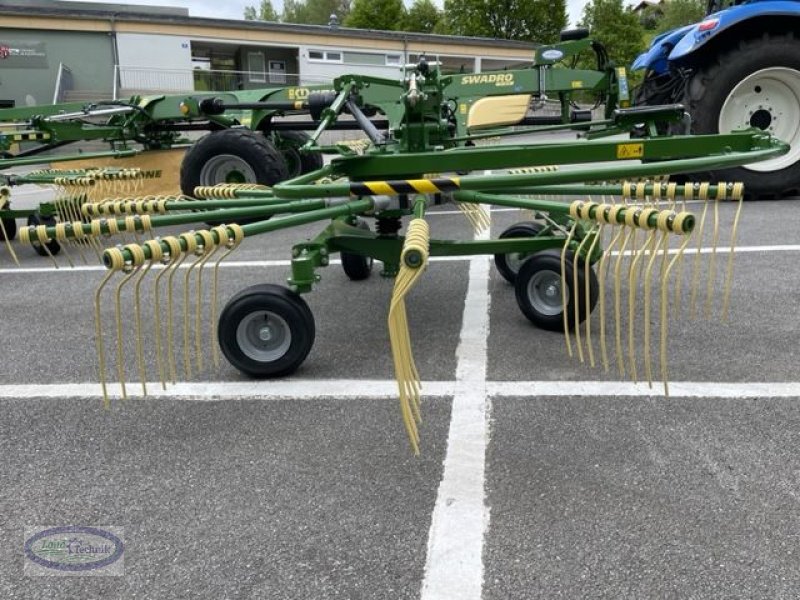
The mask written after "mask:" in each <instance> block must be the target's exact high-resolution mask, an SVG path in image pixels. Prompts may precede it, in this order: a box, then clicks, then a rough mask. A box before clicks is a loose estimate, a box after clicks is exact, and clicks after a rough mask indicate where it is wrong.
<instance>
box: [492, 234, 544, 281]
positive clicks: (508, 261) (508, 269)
mask: <svg viewBox="0 0 800 600" xmlns="http://www.w3.org/2000/svg"><path fill="white" fill-rule="evenodd" d="M543 229H544V225H542V224H541V223H535V222H534V221H523V222H521V223H515V224H514V225H512V226H511V227H509V228H508V229H506V230H505V231H504V232H503V233H501V234H500V238H501V239H503V238H521V237H536V236H537V235H539V233H540V232H541V231H542V230H543ZM526 258H527V255H526V254H523V253H520V252H509V253H507V254H495V255H494V265H495V266H496V267H497V271H498V272H499V273H500V275H502V276H503V279H505V280H506V281H508V282H509V283H514V281H515V280H516V279H517V273H518V272H519V269H520V266H522V263H523V262H524V261H525V259H526Z"/></svg>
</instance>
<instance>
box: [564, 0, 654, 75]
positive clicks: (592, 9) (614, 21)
mask: <svg viewBox="0 0 800 600" xmlns="http://www.w3.org/2000/svg"><path fill="white" fill-rule="evenodd" d="M580 24H581V26H583V27H588V28H589V31H591V32H592V38H594V39H596V40H598V41H599V42H601V43H602V44H603V46H605V48H606V52H608V55H609V57H610V58H611V60H613V61H614V62H615V63H616V64H617V65H620V66H623V67H627V66H628V65H630V64H631V63H632V62H633V59H634V58H636V56H637V55H638V54H639V52H641V51H642V50H643V49H644V27H642V24H641V23H640V22H639V19H638V17H637V16H636V14H634V13H633V12H632V11H630V10H628V9H625V8H623V6H622V0H592V2H590V3H589V4H587V5H586V6H585V7H584V9H583V19H582V20H581V23H580ZM584 66H586V67H590V66H591V67H592V68H594V67H595V66H596V64H594V61H593V59H592V63H591V65H590V64H585V65H584Z"/></svg>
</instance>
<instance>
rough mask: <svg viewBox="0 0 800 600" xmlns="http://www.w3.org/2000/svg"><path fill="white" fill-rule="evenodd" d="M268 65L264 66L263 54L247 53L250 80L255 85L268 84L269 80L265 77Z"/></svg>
mask: <svg viewBox="0 0 800 600" xmlns="http://www.w3.org/2000/svg"><path fill="white" fill-rule="evenodd" d="M265 67H266V65H265V64H264V55H263V54H261V52H248V53H247V70H248V71H249V73H248V79H249V80H250V81H251V82H253V83H266V82H267V78H266V75H265V73H264V72H265V71H266V68H265Z"/></svg>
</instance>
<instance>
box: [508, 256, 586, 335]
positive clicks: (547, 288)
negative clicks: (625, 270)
mask: <svg viewBox="0 0 800 600" xmlns="http://www.w3.org/2000/svg"><path fill="white" fill-rule="evenodd" d="M573 261H574V257H573V255H572V253H571V252H567V256H566V265H565V269H564V272H565V275H566V280H567V290H566V292H567V324H568V326H569V329H573V328H574V327H575V324H576V323H575V298H574V295H573V293H572V282H573V277H574V271H573ZM561 285H562V283H561V250H555V249H553V250H543V251H542V252H537V253H536V254H534V255H533V256H531V257H530V258H528V260H526V261H525V262H524V263H523V264H522V267H520V270H519V273H517V280H516V282H515V284H514V291H515V293H516V297H517V304H518V305H519V308H520V310H521V311H522V313H523V314H524V315H525V316H526V317H527V318H528V320H529V321H530V322H531V323H533V324H534V325H536V326H537V327H539V328H540V329H547V330H548V331H564V311H563V308H564V307H563V302H562V298H561ZM586 285H587V282H586V277H585V274H584V263H583V261H582V260H579V261H578V289H579V298H578V322H579V323H582V322H583V321H584V320H585V319H586V317H587V316H588V315H589V314H590V313H591V312H592V310H593V309H594V307H595V304H597V298H598V289H599V286H598V283H597V276H596V275H595V273H594V271H593V270H592V269H590V270H589V281H588V285H589V305H588V306H587V305H586Z"/></svg>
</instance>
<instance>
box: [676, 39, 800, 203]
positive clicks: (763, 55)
mask: <svg viewBox="0 0 800 600" xmlns="http://www.w3.org/2000/svg"><path fill="white" fill-rule="evenodd" d="M682 102H683V104H684V105H685V106H686V108H687V110H688V111H689V113H690V114H691V115H692V132H693V133H698V134H709V133H712V134H713V133H720V132H721V133H727V132H729V131H731V130H734V129H743V128H746V127H758V128H760V129H763V130H765V131H768V132H769V133H771V134H773V135H774V136H775V137H777V138H779V139H781V140H783V141H784V142H787V143H789V144H790V145H791V150H789V153H788V154H786V155H784V156H780V157H777V158H774V159H770V160H767V161H762V162H759V163H753V164H751V165H747V166H746V167H735V168H731V169H725V170H716V171H713V172H711V173H710V174H708V175H710V177H709V178H710V179H712V180H717V181H741V182H743V183H744V185H745V192H746V193H747V194H748V196H751V197H756V196H764V197H776V196H780V195H784V194H788V193H792V192H796V191H797V190H800V121H798V118H797V115H798V114H800V39H798V38H796V37H795V36H794V35H793V34H792V33H786V34H782V35H765V36H763V37H759V38H752V39H745V40H742V41H740V42H738V44H736V45H735V46H733V47H732V48H728V49H727V50H725V51H724V52H720V53H718V54H717V55H716V56H715V57H714V58H713V60H711V61H709V62H707V63H705V64H703V65H701V66H699V68H697V69H696V71H695V74H694V75H693V77H692V78H691V80H690V81H689V83H688V85H687V87H686V92H685V94H684V98H683V100H682Z"/></svg>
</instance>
